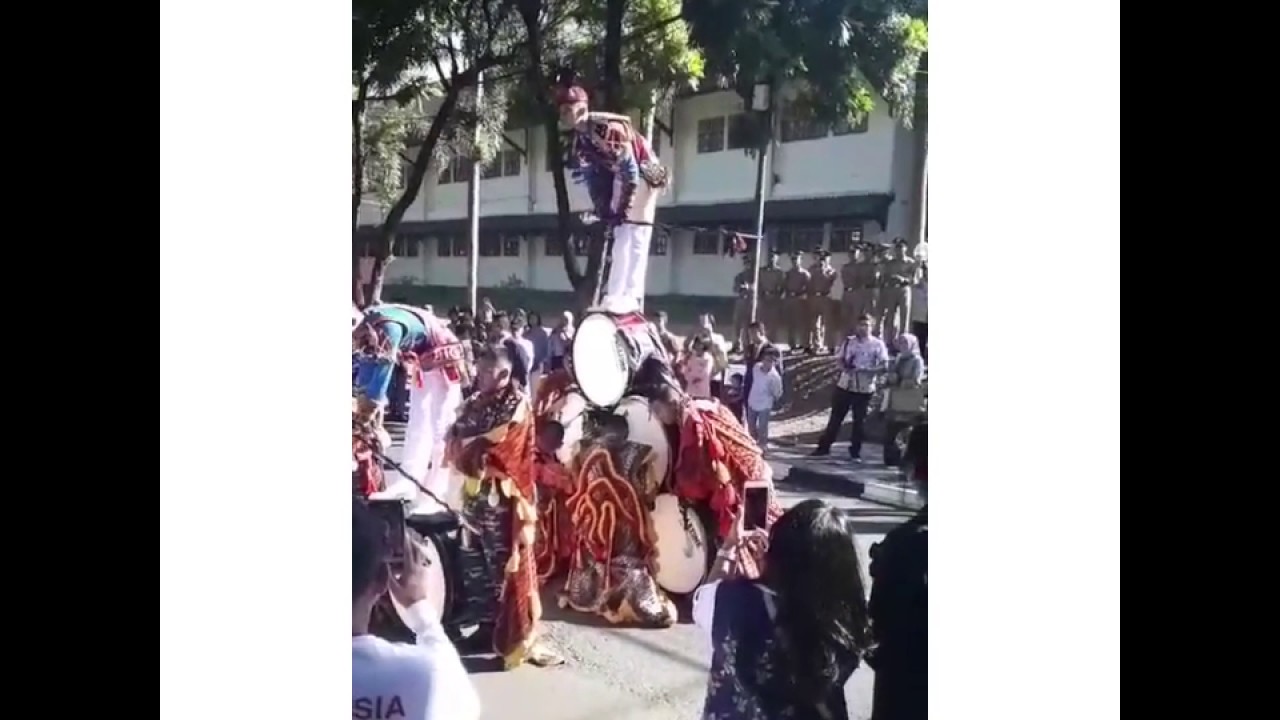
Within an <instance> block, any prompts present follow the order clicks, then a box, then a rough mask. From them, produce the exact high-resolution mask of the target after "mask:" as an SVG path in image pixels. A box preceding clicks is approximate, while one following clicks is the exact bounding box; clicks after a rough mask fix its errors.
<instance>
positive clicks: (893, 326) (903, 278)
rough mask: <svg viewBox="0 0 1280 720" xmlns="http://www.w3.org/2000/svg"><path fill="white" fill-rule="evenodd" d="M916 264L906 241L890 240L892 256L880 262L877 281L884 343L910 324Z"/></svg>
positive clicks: (918, 266) (918, 269) (918, 268)
mask: <svg viewBox="0 0 1280 720" xmlns="http://www.w3.org/2000/svg"><path fill="white" fill-rule="evenodd" d="M919 271H920V264H919V263H918V262H916V259H915V258H913V257H911V256H910V255H908V254H907V241H906V240H903V239H902V238H898V239H897V240H894V241H893V256H892V257H890V258H889V260H888V261H887V262H885V264H884V274H883V275H882V277H881V281H880V304H881V306H882V308H883V310H882V315H881V321H880V326H881V328H883V330H882V336H883V338H884V341H885V343H886V344H889V345H892V343H893V340H894V338H896V337H897V336H898V335H900V334H902V333H904V332H907V328H909V327H911V287H912V286H913V285H915V284H916V274H917V273H918V272H919Z"/></svg>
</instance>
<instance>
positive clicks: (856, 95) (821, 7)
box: [684, 0, 929, 123]
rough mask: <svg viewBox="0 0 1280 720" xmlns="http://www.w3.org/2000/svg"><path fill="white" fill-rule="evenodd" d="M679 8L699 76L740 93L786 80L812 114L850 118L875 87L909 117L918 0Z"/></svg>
mask: <svg viewBox="0 0 1280 720" xmlns="http://www.w3.org/2000/svg"><path fill="white" fill-rule="evenodd" d="M684 16H685V18H686V19H687V21H688V24H689V27H690V31H691V40H692V42H693V43H694V44H695V45H696V46H697V47H698V48H699V49H701V50H702V52H703V54H704V56H705V59H706V71H707V73H708V75H712V76H717V77H719V78H723V80H724V82H725V83H726V84H727V85H728V86H731V87H734V88H735V89H736V90H737V91H738V93H739V94H740V95H741V96H742V97H743V98H744V99H747V98H750V97H751V94H752V88H753V87H754V86H755V84H757V83H762V82H763V83H770V84H774V85H778V84H781V83H791V84H793V86H796V87H800V88H803V91H802V92H801V93H800V94H799V96H798V97H797V98H796V104H797V105H800V106H803V107H805V108H806V109H807V110H809V111H810V112H811V113H812V114H813V115H814V116H815V119H818V120H821V121H826V122H835V121H838V120H846V121H858V120H860V119H861V118H862V117H863V116H865V115H866V114H867V113H868V112H870V111H871V110H872V109H873V108H874V107H875V103H876V98H877V96H878V97H880V98H883V99H884V100H885V101H886V102H887V103H888V106H889V109H890V111H891V112H893V113H894V114H895V115H896V116H897V117H899V118H900V119H902V121H903V122H906V123H910V122H912V119H913V115H914V113H913V103H914V101H915V90H916V72H917V68H918V66H919V63H920V57H921V55H922V54H923V53H924V52H925V51H926V50H927V48H928V38H929V34H928V4H927V3H926V2H925V1H924V0H685V3H684Z"/></svg>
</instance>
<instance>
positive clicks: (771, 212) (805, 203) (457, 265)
mask: <svg viewBox="0 0 1280 720" xmlns="http://www.w3.org/2000/svg"><path fill="white" fill-rule="evenodd" d="M742 113H743V107H742V100H741V98H739V96H738V95H736V94H734V93H732V92H723V91H718V92H710V93H703V94H699V95H694V96H691V97H685V98H682V99H680V100H678V101H677V102H676V104H675V107H674V112H673V113H672V114H671V116H669V117H667V118H665V121H664V119H662V118H659V123H658V125H659V129H658V131H657V132H656V133H655V137H656V141H655V143H654V145H655V149H656V151H657V154H658V156H659V157H660V158H661V159H662V162H663V163H664V164H665V165H667V166H668V167H670V168H671V170H672V175H673V182H672V186H671V187H670V188H669V189H668V190H667V192H666V194H665V195H664V196H663V197H662V199H661V200H660V202H659V206H658V216H657V221H658V222H659V223H665V224H669V225H673V226H677V227H675V228H673V229H671V230H669V231H667V232H663V231H661V230H659V231H655V233H654V241H653V245H652V247H651V250H650V254H651V258H650V261H649V272H648V295H650V296H661V295H681V296H690V295H695V296H729V295H732V294H733V277H734V275H736V274H737V273H738V272H739V271H740V270H741V269H742V261H741V260H740V259H738V258H733V257H729V256H727V255H726V253H725V249H726V248H725V242H724V240H723V238H722V236H721V234H720V233H719V232H716V230H717V229H719V228H725V229H729V230H739V231H743V232H749V233H754V228H755V222H756V205H755V203H754V201H753V198H754V194H755V177H756V160H755V159H754V158H753V157H751V156H749V155H748V154H747V153H746V152H744V150H743V144H742V141H741V135H742V134H741V133H739V132H738V131H737V130H736V129H735V128H736V127H737V126H738V124H739V122H740V120H739V118H740V117H742ZM778 123H779V126H778V128H777V130H778V131H777V132H776V133H775V137H776V138H777V140H776V142H775V144H774V146H773V147H772V149H771V151H770V153H771V157H770V170H771V175H772V178H771V182H766V184H765V185H766V187H765V197H766V200H767V202H766V205H765V225H766V228H767V235H768V238H769V242H770V245H771V246H772V247H775V248H778V249H779V250H780V251H782V252H783V253H786V252H787V251H789V250H790V249H792V248H796V249H800V250H803V251H806V252H808V251H810V250H813V249H814V248H816V247H823V248H827V249H828V250H830V251H831V252H832V255H833V257H832V260H833V262H834V263H835V264H836V267H839V266H840V264H841V263H843V262H844V261H845V259H846V258H847V255H846V252H847V249H848V247H849V246H850V243H851V242H852V241H855V240H858V239H867V240H878V241H882V242H888V241H889V240H890V239H892V238H893V237H897V236H905V235H907V233H908V228H909V227H910V225H911V215H912V212H913V210H912V208H911V200H912V199H913V198H914V197H916V195H917V194H916V193H915V192H913V185H917V184H918V179H917V177H916V173H915V172H914V170H913V169H914V168H915V162H914V155H915V149H916V143H915V139H914V137H913V135H912V131H910V130H908V129H906V128H904V127H903V126H902V125H901V124H899V123H898V122H896V121H895V120H894V119H893V118H891V117H890V116H889V115H888V114H887V113H886V112H885V110H884V109H883V108H880V109H878V110H877V111H876V112H875V113H873V114H872V115H871V116H870V117H869V118H867V121H866V122H865V123H863V125H862V126H860V127H848V126H844V127H839V126H838V127H834V128H833V127H830V126H827V125H825V124H821V125H820V124H816V123H813V122H807V121H805V120H803V119H798V118H796V117H795V116H794V115H791V114H789V113H788V109H787V105H786V104H785V101H783V104H782V107H781V111H780V112H779V114H778ZM507 138H508V140H509V142H508V143H504V149H503V150H502V151H501V153H500V154H499V156H498V157H497V158H496V159H495V161H494V162H493V163H492V164H491V165H490V166H489V167H488V168H487V169H486V170H485V172H484V179H483V181H482V182H481V184H480V215H481V219H480V233H481V237H480V262H479V286H480V287H523V288H527V289H533V290H549V291H567V290H569V289H570V287H569V281H568V279H567V277H566V276H565V271H564V267H563V260H562V258H561V257H559V253H561V252H563V251H564V248H563V247H560V246H559V245H558V243H556V242H554V240H553V239H552V235H553V230H554V228H555V226H556V201H555V190H554V185H553V179H552V175H551V173H550V172H549V168H550V162H549V159H548V157H547V152H546V139H545V135H544V134H543V131H542V130H541V129H540V128H531V129H528V130H522V131H514V132H508V133H507ZM513 146H514V147H513ZM517 147H518V148H519V149H516V148H517ZM468 173H469V170H468V165H467V162H466V161H464V160H457V161H454V162H453V163H451V164H450V165H449V166H447V167H439V168H433V169H432V171H431V172H430V173H428V176H427V180H426V182H425V183H424V187H423V189H422V192H421V194H420V195H419V196H418V198H417V200H416V201H415V203H414V205H413V207H412V208H411V209H410V210H409V212H408V213H407V214H406V216H405V218H404V221H403V223H402V224H401V227H400V231H399V232H400V234H399V238H398V241H397V243H396V248H395V255H396V257H397V260H396V261H395V262H394V263H393V264H392V265H391V268H390V269H389V272H388V284H390V285H397V284H399V285H434V286H444V287H451V286H452V287H464V286H465V285H466V282H467V257H466V254H467V249H468V247H469V243H468V235H467V220H466V216H467V203H466V199H467V177H468ZM569 192H570V197H571V201H572V206H573V209H574V210H575V211H586V210H588V209H590V202H589V201H588V198H587V194H586V191H585V189H584V188H582V187H580V186H578V185H575V184H573V183H572V180H571V179H570V186H569ZM380 219H381V211H380V210H379V209H378V208H376V207H372V206H369V207H366V208H365V209H364V212H363V215H362V222H363V223H367V224H370V225H372V224H376V223H377V222H378V221H379V220H380ZM687 228H706V229H707V230H709V231H703V232H698V231H695V230H692V229H687ZM837 287H838V284H837Z"/></svg>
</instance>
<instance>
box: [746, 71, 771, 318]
mask: <svg viewBox="0 0 1280 720" xmlns="http://www.w3.org/2000/svg"><path fill="white" fill-rule="evenodd" d="M770 91H771V88H770V86H769V85H768V84H766V83H759V84H757V85H756V87H755V92H753V93H752V95H751V109H752V110H754V111H755V112H756V113H757V115H756V118H757V120H760V121H761V124H762V125H763V127H760V128H759V130H760V145H759V147H757V148H756V251H755V256H754V257H753V258H752V260H751V322H755V321H756V320H758V319H759V312H760V261H761V258H763V257H764V203H765V195H764V188H765V178H767V177H768V176H769V146H770V145H771V144H772V142H773V140H772V133H771V132H768V130H770V129H771V127H772V125H773V118H772V117H771V116H770V114H769V107H770V100H771V98H770Z"/></svg>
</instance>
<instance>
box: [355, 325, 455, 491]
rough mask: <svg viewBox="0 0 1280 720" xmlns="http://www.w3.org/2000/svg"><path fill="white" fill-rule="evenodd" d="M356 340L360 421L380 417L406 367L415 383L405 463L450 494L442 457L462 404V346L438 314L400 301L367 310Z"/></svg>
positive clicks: (374, 420) (420, 477) (433, 487)
mask: <svg viewBox="0 0 1280 720" xmlns="http://www.w3.org/2000/svg"><path fill="white" fill-rule="evenodd" d="M352 343H353V345H354V346H355V348H356V349H357V350H358V352H359V358H358V361H357V362H358V369H357V372H356V398H355V419H356V421H357V422H361V423H365V424H367V425H370V426H376V425H377V424H378V423H379V422H380V418H379V416H380V414H381V413H380V411H381V410H382V409H383V408H384V407H385V406H386V404H387V390H388V389H389V387H390V385H391V378H392V375H393V374H394V373H395V368H396V365H397V364H400V365H402V366H404V368H405V371H406V372H407V374H408V376H409V379H410V386H411V387H410V390H409V424H408V426H407V427H406V428H405V435H404V454H403V456H402V457H401V461H400V465H401V467H403V468H404V470H405V471H406V472H407V473H409V474H410V475H412V476H413V478H414V479H415V480H417V481H418V482H420V483H422V485H423V486H424V487H426V488H427V489H428V490H430V491H431V492H433V493H435V494H436V496H438V497H441V498H445V497H448V493H449V475H448V472H447V471H446V470H445V469H444V467H443V463H442V462H441V460H442V458H443V452H444V436H445V432H446V431H447V430H448V429H449V422H450V421H451V420H452V419H453V417H454V414H455V413H456V412H457V409H458V406H459V405H460V404H461V403H462V382H463V380H464V376H465V373H466V365H465V352H464V349H463V347H462V345H461V344H460V343H459V342H458V340H457V338H456V337H455V336H454V334H453V332H452V331H451V330H449V328H447V327H445V325H444V324H443V323H441V322H440V321H439V320H437V319H436V318H435V316H434V315H427V314H426V313H424V312H422V311H415V310H412V309H410V308H407V307H404V306H397V305H379V306H377V307H373V308H370V309H369V310H368V311H366V313H365V315H364V319H363V320H362V321H361V322H360V324H359V325H358V326H356V328H355V330H353V331H352ZM383 450H384V451H385V450H386V448H383Z"/></svg>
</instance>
